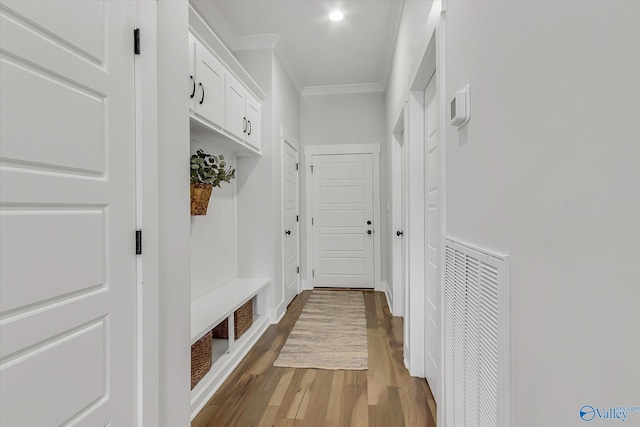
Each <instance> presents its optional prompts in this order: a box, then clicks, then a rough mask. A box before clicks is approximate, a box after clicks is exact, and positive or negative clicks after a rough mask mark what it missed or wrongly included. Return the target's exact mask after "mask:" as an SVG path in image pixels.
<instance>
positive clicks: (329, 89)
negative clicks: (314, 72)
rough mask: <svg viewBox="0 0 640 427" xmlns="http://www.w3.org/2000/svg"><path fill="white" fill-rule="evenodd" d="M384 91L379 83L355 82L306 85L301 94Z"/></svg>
mask: <svg viewBox="0 0 640 427" xmlns="http://www.w3.org/2000/svg"><path fill="white" fill-rule="evenodd" d="M374 92H384V86H382V85H381V84H380V83H356V84H349V85H330V86H307V87H305V88H304V90H303V91H302V96H316V95H344V94H350V93H374Z"/></svg>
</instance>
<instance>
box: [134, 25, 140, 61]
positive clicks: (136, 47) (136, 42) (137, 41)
mask: <svg viewBox="0 0 640 427" xmlns="http://www.w3.org/2000/svg"><path fill="white" fill-rule="evenodd" d="M133 53H135V54H136V55H140V28H136V29H135V30H133Z"/></svg>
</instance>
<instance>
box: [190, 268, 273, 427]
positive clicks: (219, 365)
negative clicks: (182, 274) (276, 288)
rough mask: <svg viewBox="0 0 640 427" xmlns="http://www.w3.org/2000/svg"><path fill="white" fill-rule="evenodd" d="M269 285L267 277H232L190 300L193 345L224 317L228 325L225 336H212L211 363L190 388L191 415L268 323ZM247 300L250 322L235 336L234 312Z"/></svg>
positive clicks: (254, 341) (204, 401)
mask: <svg viewBox="0 0 640 427" xmlns="http://www.w3.org/2000/svg"><path fill="white" fill-rule="evenodd" d="M270 285H271V281H270V280H268V279H235V280H232V281H230V282H229V283H227V284H225V285H223V286H222V287H219V288H217V289H215V290H214V291H211V292H209V293H207V294H204V295H202V296H201V297H200V298H198V299H196V300H193V301H192V302H191V344H192V346H193V345H194V344H196V343H197V342H198V341H199V340H201V339H202V338H203V336H205V335H206V334H209V333H210V332H211V331H212V330H213V329H214V328H215V327H216V326H218V325H220V324H221V323H222V322H223V321H224V320H227V325H226V326H227V328H228V331H227V338H226V339H216V338H213V340H212V352H211V353H212V362H213V363H212V365H211V368H210V369H209V371H208V373H206V375H204V377H202V379H201V380H200V381H199V382H198V383H197V384H196V385H195V387H194V388H193V390H192V394H191V407H192V412H193V414H192V415H195V413H197V412H199V410H200V409H201V408H202V406H204V404H205V403H207V401H208V400H209V398H210V397H211V395H212V393H213V392H214V391H215V390H217V389H218V388H219V387H220V385H221V384H222V382H223V381H224V380H225V379H226V378H227V377H228V376H229V374H230V373H231V372H232V371H233V369H234V368H235V367H236V366H237V365H238V363H240V361H241V360H242V358H243V357H244V356H245V355H246V354H247V352H248V351H249V350H250V349H251V347H253V345H254V344H255V343H256V341H257V340H258V338H260V336H261V335H262V333H263V332H264V331H265V329H266V328H267V327H268V326H269V324H270V322H269V316H268V315H267V311H266V295H267V292H268V290H269V287H270ZM247 303H250V304H251V305H252V313H253V322H252V325H251V327H249V328H248V329H247V330H246V331H244V332H243V334H242V336H241V337H240V338H236V336H235V335H236V334H235V327H234V326H235V316H234V313H235V312H236V311H237V310H238V309H240V308H241V307H242V306H244V305H245V304H247Z"/></svg>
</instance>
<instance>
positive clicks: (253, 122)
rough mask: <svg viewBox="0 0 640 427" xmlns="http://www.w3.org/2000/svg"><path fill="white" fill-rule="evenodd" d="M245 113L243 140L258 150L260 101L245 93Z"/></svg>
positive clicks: (260, 116) (260, 129) (260, 127)
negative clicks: (245, 130) (245, 124)
mask: <svg viewBox="0 0 640 427" xmlns="http://www.w3.org/2000/svg"><path fill="white" fill-rule="evenodd" d="M246 113H247V132H246V133H245V140H246V141H247V143H248V144H249V145H251V146H252V147H253V148H255V149H257V150H260V148H261V140H260V134H261V131H262V126H261V124H262V113H261V105H260V102H259V101H258V100H257V99H255V98H254V97H253V96H251V95H249V94H248V93H247V103H246Z"/></svg>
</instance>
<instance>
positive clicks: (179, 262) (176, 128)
mask: <svg viewBox="0 0 640 427" xmlns="http://www.w3.org/2000/svg"><path fill="white" fill-rule="evenodd" d="M157 12H158V14H157V19H158V20H157V28H158V32H157V49H158V51H157V53H158V69H157V71H158V171H159V173H158V200H157V210H158V225H159V228H158V235H157V242H158V248H159V251H158V255H159V274H158V279H159V281H158V289H159V291H158V293H159V313H158V316H159V319H158V321H159V325H160V326H159V348H158V350H157V351H158V353H159V386H160V390H159V400H160V403H159V407H160V425H161V426H163V427H165V426H166V427H181V426H188V425H189V424H190V406H191V393H190V390H189V388H190V384H189V378H190V371H191V369H190V363H191V358H190V357H191V355H190V348H191V333H190V330H191V299H190V286H189V283H190V280H191V278H190V262H191V261H190V260H191V250H190V249H191V248H190V241H189V162H188V160H187V159H188V158H189V155H190V153H189V117H188V112H189V98H188V97H186V96H185V83H184V82H185V81H186V80H185V76H188V75H189V67H188V65H189V58H188V48H187V46H188V45H187V43H188V37H187V35H188V30H189V27H188V4H187V2H186V1H159V2H157ZM142 34H144V32H142ZM142 37H143V40H145V39H144V35H143V36H142ZM143 43H144V41H143ZM143 49H144V48H143ZM146 285H147V283H145V284H144V285H143V286H146ZM149 285H153V284H151V283H150V284H149ZM132 327H133V325H132Z"/></svg>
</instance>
